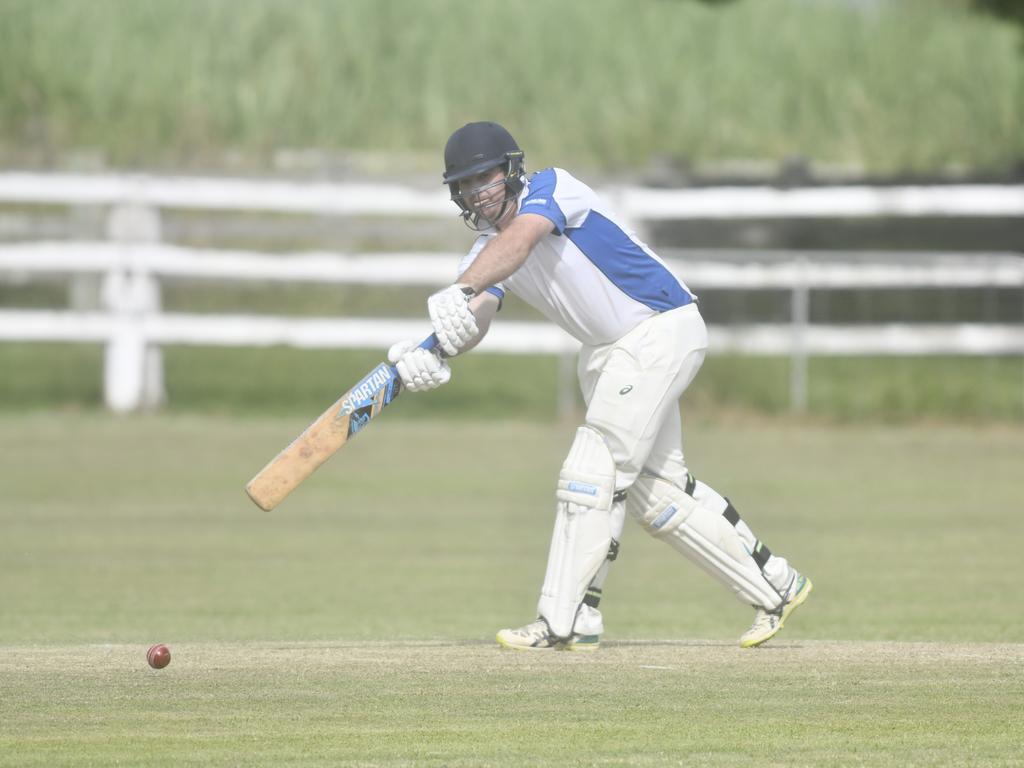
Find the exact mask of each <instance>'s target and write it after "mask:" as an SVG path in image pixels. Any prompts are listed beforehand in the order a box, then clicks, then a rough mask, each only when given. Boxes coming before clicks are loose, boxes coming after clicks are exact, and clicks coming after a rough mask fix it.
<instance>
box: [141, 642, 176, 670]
mask: <svg viewBox="0 0 1024 768" xmlns="http://www.w3.org/2000/svg"><path fill="white" fill-rule="evenodd" d="M146 661H148V662H149V666H151V667H152V668H153V669H163V668H164V667H166V666H167V665H168V664H170V663H171V649H170V648H168V647H167V646H166V645H162V644H160V643H157V644H156V645H153V646H150V648H149V650H148V651H146Z"/></svg>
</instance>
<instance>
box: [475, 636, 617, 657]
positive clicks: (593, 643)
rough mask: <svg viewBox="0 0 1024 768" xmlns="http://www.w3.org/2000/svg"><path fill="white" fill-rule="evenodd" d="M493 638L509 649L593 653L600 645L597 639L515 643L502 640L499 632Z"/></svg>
mask: <svg viewBox="0 0 1024 768" xmlns="http://www.w3.org/2000/svg"><path fill="white" fill-rule="evenodd" d="M494 639H495V640H497V641H498V645H500V646H501V647H502V648H508V649H509V650H511V651H572V652H574V653H593V652H594V651H596V650H597V649H598V648H599V647H600V645H601V644H600V642H599V641H598V640H584V641H582V642H576V643H563V644H561V645H546V646H536V645H516V644H515V643H510V642H508V641H507V640H503V639H502V637H501V635H500V634H497V635H495V636H494Z"/></svg>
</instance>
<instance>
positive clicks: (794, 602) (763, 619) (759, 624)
mask: <svg viewBox="0 0 1024 768" xmlns="http://www.w3.org/2000/svg"><path fill="white" fill-rule="evenodd" d="M812 589H814V585H813V584H811V580H810V579H808V578H807V577H806V576H798V577H797V578H796V581H794V582H793V586H792V588H791V589H790V597H789V598H788V599H787V600H786V602H784V603H783V604H782V605H780V606H779V607H778V608H776V609H775V610H774V611H766V610H765V609H764V608H758V609H757V613H755V614H754V623H753V624H751V625H750V629H748V630H747V631H746V632H744V633H743V634H742V635H741V636H740V648H754V647H755V646H758V645H761V644H762V643H766V642H768V641H769V640H771V639H772V638H773V637H775V635H777V634H778V633H779V630H780V629H782V627H783V625H784V624H785V623H786V619H788V618H789V614H791V613H792V612H793V611H795V610H796V609H797V608H798V607H799V606H801V605H803V603H804V601H805V600H807V596H808V595H809V594H811V590H812Z"/></svg>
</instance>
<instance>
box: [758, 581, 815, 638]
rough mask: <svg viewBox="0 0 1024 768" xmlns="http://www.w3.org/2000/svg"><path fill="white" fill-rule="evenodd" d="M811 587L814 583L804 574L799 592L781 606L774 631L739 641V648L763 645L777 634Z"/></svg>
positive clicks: (801, 603)
mask: <svg viewBox="0 0 1024 768" xmlns="http://www.w3.org/2000/svg"><path fill="white" fill-rule="evenodd" d="M812 589H814V584H813V583H811V580H810V579H809V578H807V577H806V576H804V586H803V589H801V590H800V591H799V592H797V593H796V594H795V595H794V596H793V599H792V600H790V601H789V602H788V603H786V605H785V606H783V608H782V615H781V616H780V617H779V626H777V627H776V628H775V631H774V632H772V633H771V634H770V635H768V636H767V637H763V638H761V639H760V640H755V641H753V642H747V643H740V648H756V647H757V646H759V645H764V644H765V643H767V642H768V641H769V640H771V639H772V638H773V637H775V636H776V635H777V634H779V632H781V631H782V628H783V627H784V626H786V619H788V618H789V615H790V614H791V613H793V611H795V610H796V609H797V608H799V607H800V606H801V605H803V604H804V603H805V602H806V601H807V597H808V595H810V594H811V590H812Z"/></svg>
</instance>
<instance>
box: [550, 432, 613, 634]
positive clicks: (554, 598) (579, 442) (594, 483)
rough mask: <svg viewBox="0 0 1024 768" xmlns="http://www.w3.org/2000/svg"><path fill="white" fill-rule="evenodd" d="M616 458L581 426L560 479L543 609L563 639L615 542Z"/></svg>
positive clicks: (595, 433)
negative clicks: (613, 529)
mask: <svg viewBox="0 0 1024 768" xmlns="http://www.w3.org/2000/svg"><path fill="white" fill-rule="evenodd" d="M614 494H615V461H614V460H613V459H612V454H611V451H609V450H608V446H607V445H606V444H605V442H604V438H603V437H602V436H601V434H600V433H599V432H597V430H595V429H593V428H591V427H580V428H579V429H578V430H576V439H575V440H574V441H573V444H572V448H571V449H570V450H569V456H568V457H567V458H566V460H565V463H564V464H563V465H562V472H561V474H560V475H559V479H558V491H557V493H556V494H555V495H556V498H557V499H558V511H557V513H556V516H555V530H554V533H552V536H551V549H550V551H549V553H548V567H547V572H546V573H545V575H544V586H543V587H542V588H541V595H540V602H539V603H538V604H537V613H538V614H539V615H540V616H542V617H544V619H545V620H546V621H547V623H548V626H549V627H550V629H551V632H552V633H553V634H554V635H556V636H557V637H569V636H570V635H571V634H572V631H573V624H574V622H575V620H576V613H577V610H578V609H579V607H580V604H581V603H582V602H583V596H584V595H585V594H586V591H587V586H588V585H589V584H590V582H591V581H592V580H593V578H594V576H595V575H596V574H597V571H598V569H599V568H600V567H601V564H602V563H604V561H605V558H606V557H607V555H608V547H609V546H610V545H611V541H612V535H611V533H612V532H611V508H612V496H613V495H614Z"/></svg>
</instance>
